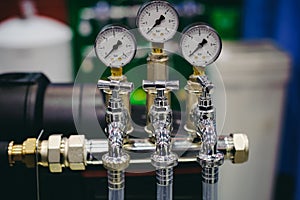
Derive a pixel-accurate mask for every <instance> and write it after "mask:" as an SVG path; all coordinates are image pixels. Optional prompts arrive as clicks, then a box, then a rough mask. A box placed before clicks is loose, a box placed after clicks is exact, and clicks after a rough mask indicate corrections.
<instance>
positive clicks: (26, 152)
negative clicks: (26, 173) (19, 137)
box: [22, 138, 36, 168]
mask: <svg viewBox="0 0 300 200" xmlns="http://www.w3.org/2000/svg"><path fill="white" fill-rule="evenodd" d="M35 152H36V139H35V138H28V139H27V140H25V141H24V142H23V145H22V154H23V156H24V157H23V163H24V164H25V165H26V167H28V168H33V167H34V166H35V164H36V161H35Z"/></svg>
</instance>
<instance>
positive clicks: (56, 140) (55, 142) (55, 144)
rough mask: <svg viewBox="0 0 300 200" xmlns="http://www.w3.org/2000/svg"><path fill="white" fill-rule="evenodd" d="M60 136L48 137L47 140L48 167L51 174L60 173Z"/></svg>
mask: <svg viewBox="0 0 300 200" xmlns="http://www.w3.org/2000/svg"><path fill="white" fill-rule="evenodd" d="M61 141H62V138H61V135H58V134H55V135H50V136H49V138H48V165H49V170H50V172H52V173H60V172H62V164H61V163H60V161H61V157H60V156H61V155H60V152H61Z"/></svg>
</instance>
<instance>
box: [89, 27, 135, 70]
mask: <svg viewBox="0 0 300 200" xmlns="http://www.w3.org/2000/svg"><path fill="white" fill-rule="evenodd" d="M95 52H96V55H97V57H98V58H99V59H100V60H101V61H102V62H103V63H104V64H105V65H106V66H109V67H117V68H118V67H123V66H124V65H126V64H128V63H129V62H130V61H131V60H132V59H133V58H134V56H135V52H136V41H135V38H134V36H133V35H132V34H131V33H130V32H129V31H128V30H127V29H126V28H124V27H121V26H110V27H108V28H106V29H104V30H102V31H101V32H100V33H99V34H98V36H97V38H96V42H95Z"/></svg>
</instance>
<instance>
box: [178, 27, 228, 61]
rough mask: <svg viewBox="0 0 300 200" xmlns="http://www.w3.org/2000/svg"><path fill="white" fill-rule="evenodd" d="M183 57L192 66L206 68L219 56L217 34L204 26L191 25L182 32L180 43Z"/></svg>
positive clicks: (219, 41) (219, 46)
mask: <svg viewBox="0 0 300 200" xmlns="http://www.w3.org/2000/svg"><path fill="white" fill-rule="evenodd" d="M180 47H181V51H182V55H183V57H184V58H185V59H186V60H187V61H188V62H189V63H190V64H191V65H193V66H196V67H206V66H208V65H210V64H211V63H213V62H214V61H215V60H216V59H217V58H218V57H219V55H220V53H221V49H222V41H221V38H220V36H219V34H218V33H217V32H216V31H215V30H214V29H213V28H211V27H210V26H208V25H206V24H196V25H192V26H190V27H188V28H186V30H185V31H184V32H183V35H182V37H181V41H180Z"/></svg>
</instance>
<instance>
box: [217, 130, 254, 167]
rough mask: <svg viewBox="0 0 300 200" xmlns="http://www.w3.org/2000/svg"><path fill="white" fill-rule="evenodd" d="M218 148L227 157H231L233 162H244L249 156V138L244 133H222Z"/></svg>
mask: <svg viewBox="0 0 300 200" xmlns="http://www.w3.org/2000/svg"><path fill="white" fill-rule="evenodd" d="M217 149H218V150H219V151H221V152H222V153H223V154H224V156H225V159H230V160H231V161H232V163H236V164H237V163H244V162H246V161H247V160H248V157H249V140H248V137H247V135H246V134H243V133H232V134H230V135H229V136H224V135H220V136H219V137H218V144H217Z"/></svg>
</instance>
